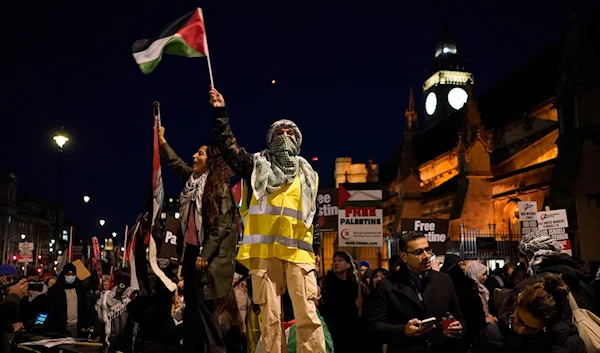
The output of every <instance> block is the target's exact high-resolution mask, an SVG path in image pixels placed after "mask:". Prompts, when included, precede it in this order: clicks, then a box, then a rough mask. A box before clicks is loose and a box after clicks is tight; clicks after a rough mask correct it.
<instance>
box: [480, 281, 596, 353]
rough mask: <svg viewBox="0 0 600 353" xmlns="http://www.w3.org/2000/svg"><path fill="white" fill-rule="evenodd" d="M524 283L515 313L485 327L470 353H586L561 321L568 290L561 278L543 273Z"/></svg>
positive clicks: (575, 330)
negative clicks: (524, 286)
mask: <svg viewBox="0 0 600 353" xmlns="http://www.w3.org/2000/svg"><path fill="white" fill-rule="evenodd" d="M526 282H527V286H526V288H525V289H524V290H523V291H522V292H521V293H520V294H519V296H518V297H517V301H516V306H515V307H514V310H513V311H512V312H511V311H509V312H505V313H504V314H503V315H502V316H500V320H499V322H498V323H497V324H490V325H488V326H486V328H485V329H484V330H483V331H482V332H481V334H480V335H479V337H478V338H477V339H476V340H475V342H474V343H473V345H472V346H471V349H470V350H469V353H513V352H514V353H520V352H523V353H538V352H539V353H542V352H543V353H546V352H556V353H558V352H561V353H585V346H584V344H583V341H582V340H581V338H579V335H578V333H577V329H576V328H575V327H574V326H572V325H571V324H570V323H569V322H568V321H563V320H561V313H562V311H563V306H564V303H565V302H566V297H567V295H568V293H569V287H567V285H566V284H565V282H564V281H563V280H562V279H561V277H560V275H556V274H550V273H546V274H543V275H540V276H538V277H536V278H532V279H530V280H527V281H526Z"/></svg>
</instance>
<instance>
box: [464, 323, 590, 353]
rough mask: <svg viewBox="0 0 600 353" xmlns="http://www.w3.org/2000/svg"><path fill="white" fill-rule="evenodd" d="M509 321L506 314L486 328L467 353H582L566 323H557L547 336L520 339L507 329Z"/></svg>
mask: <svg viewBox="0 0 600 353" xmlns="http://www.w3.org/2000/svg"><path fill="white" fill-rule="evenodd" d="M509 321H510V316H509V313H506V314H504V315H503V316H502V317H500V320H499V322H498V324H491V325H488V326H486V328H485V329H483V331H481V334H480V335H479V337H478V338H477V340H475V342H474V343H473V345H472V346H471V349H470V350H469V353H521V352H522V353H538V352H539V353H585V346H584V344H583V341H582V340H581V339H580V338H579V335H578V334H577V329H576V328H575V327H574V326H572V325H571V324H569V323H567V322H559V323H558V324H556V325H554V326H552V327H550V328H549V329H548V330H547V332H539V333H536V334H533V335H519V334H517V333H516V332H514V331H513V330H512V329H511V328H510V327H509V325H508V323H509Z"/></svg>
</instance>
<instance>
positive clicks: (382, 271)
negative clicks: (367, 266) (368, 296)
mask: <svg viewBox="0 0 600 353" xmlns="http://www.w3.org/2000/svg"><path fill="white" fill-rule="evenodd" d="M380 273H381V274H383V277H387V276H389V275H390V271H388V270H386V269H385V268H383V267H380V268H376V269H374V270H373V273H371V278H370V282H369V287H370V289H371V290H373V289H375V286H374V285H373V279H375V277H377V276H378V275H379V274H380Z"/></svg>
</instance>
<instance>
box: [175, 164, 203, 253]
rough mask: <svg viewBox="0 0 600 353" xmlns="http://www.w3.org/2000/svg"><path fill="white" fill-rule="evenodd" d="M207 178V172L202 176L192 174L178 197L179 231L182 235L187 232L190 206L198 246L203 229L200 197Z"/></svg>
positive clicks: (201, 240) (200, 243)
mask: <svg viewBox="0 0 600 353" xmlns="http://www.w3.org/2000/svg"><path fill="white" fill-rule="evenodd" d="M207 178H208V171H206V172H204V173H203V174H202V175H200V176H197V175H196V174H192V176H190V178H189V179H188V181H187V182H186V183H185V186H184V187H183V190H181V194H180V195H179V203H180V205H181V206H180V210H179V212H180V213H181V218H180V219H181V230H182V231H183V234H185V232H186V231H187V228H188V221H189V219H190V210H191V208H192V205H195V206H196V207H195V208H194V221H195V223H196V233H197V237H198V245H199V246H202V244H203V243H204V227H203V226H202V196H203V195H204V187H205V186H206V179H207Z"/></svg>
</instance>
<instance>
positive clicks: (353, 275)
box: [332, 251, 358, 282]
mask: <svg viewBox="0 0 600 353" xmlns="http://www.w3.org/2000/svg"><path fill="white" fill-rule="evenodd" d="M336 257H341V258H342V259H344V261H346V262H347V263H348V264H350V267H348V270H346V271H347V272H348V273H347V275H346V277H347V278H348V279H350V280H352V281H354V282H358V281H357V279H356V268H355V267H354V260H352V256H350V254H348V253H347V252H345V251H336V252H335V253H333V257H332V259H335V258H336Z"/></svg>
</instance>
